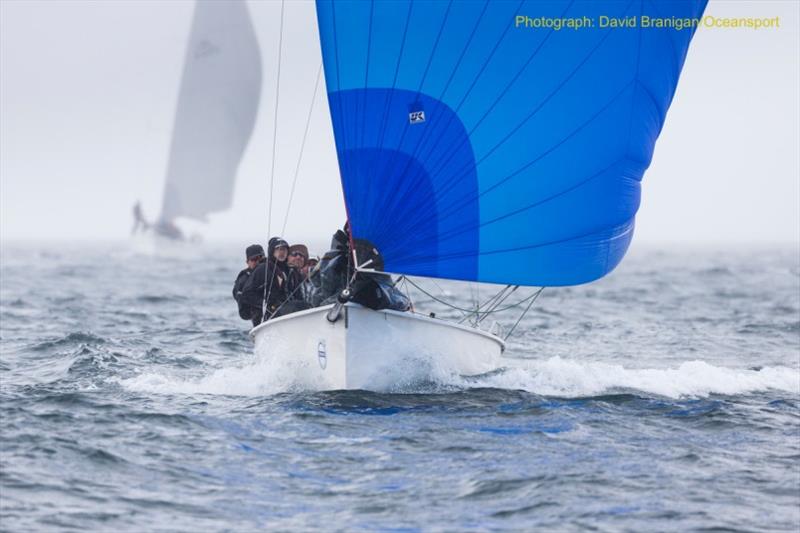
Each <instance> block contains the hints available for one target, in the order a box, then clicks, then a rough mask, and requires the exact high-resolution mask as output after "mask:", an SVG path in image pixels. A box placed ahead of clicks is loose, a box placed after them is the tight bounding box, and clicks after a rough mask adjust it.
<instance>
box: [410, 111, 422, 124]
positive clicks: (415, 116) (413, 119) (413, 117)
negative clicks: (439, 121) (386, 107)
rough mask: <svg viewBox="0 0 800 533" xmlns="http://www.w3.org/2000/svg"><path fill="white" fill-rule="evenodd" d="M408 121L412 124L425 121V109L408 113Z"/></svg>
mask: <svg viewBox="0 0 800 533" xmlns="http://www.w3.org/2000/svg"><path fill="white" fill-rule="evenodd" d="M408 122H409V123H411V124H418V123H420V122H425V111H412V112H411V113H409V114H408Z"/></svg>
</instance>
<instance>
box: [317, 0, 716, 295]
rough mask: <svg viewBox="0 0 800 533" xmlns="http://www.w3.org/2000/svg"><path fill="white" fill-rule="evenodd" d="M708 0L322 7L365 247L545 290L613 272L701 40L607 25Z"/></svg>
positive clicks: (349, 184)
mask: <svg viewBox="0 0 800 533" xmlns="http://www.w3.org/2000/svg"><path fill="white" fill-rule="evenodd" d="M705 3H706V2H705V0H699V1H683V0H682V1H679V2H675V1H667V2H652V1H638V0H632V1H619V0H612V1H599V0H598V1H593V2H586V1H573V2H567V1H563V2H554V1H552V0H547V1H522V2H518V1H513V2H512V1H503V2H493V1H483V0H475V1H457V2H452V1H451V2H447V1H444V0H433V1H426V0H419V1H408V0H405V1H400V0H395V1H391V2H377V1H376V2H366V1H362V0H333V1H332V0H318V2H317V13H318V19H319V29H320V39H321V43H322V52H323V59H324V67H325V76H326V81H327V89H328V98H329V105H330V110H331V115H332V118H333V126H334V133H335V138H336V145H337V151H338V157H339V166H340V173H341V179H342V184H343V188H344V193H345V198H346V206H347V211H348V217H349V220H350V223H351V226H352V231H353V236H354V237H355V238H360V239H366V240H368V241H370V242H371V243H373V244H374V245H375V246H376V247H377V249H378V250H379V251H380V252H381V254H382V255H383V259H384V267H385V270H386V271H389V272H395V273H403V274H411V275H420V276H432V277H443V278H450V279H461V280H473V281H483V282H497V283H508V284H515V285H550V286H552V285H572V284H578V283H585V282H588V281H591V280H594V279H597V278H599V277H602V276H603V275H605V274H607V273H608V272H609V271H611V270H612V269H613V268H614V267H615V266H616V265H617V264H618V263H619V262H620V260H621V259H622V257H623V255H624V254H625V251H626V250H627V248H628V245H629V244H630V241H631V237H632V234H633V228H634V216H635V214H636V211H637V209H638V207H639V198H640V180H641V178H642V175H643V174H644V171H645V169H646V168H647V167H648V166H649V164H650V161H651V158H652V156H653V149H654V146H655V141H656V138H657V137H658V135H659V132H660V131H661V128H662V125H663V123H664V117H665V114H666V112H667V109H668V107H669V105H670V102H671V100H672V97H673V95H674V92H675V87H676V84H677V82H678V76H679V74H680V71H681V67H682V65H683V62H684V59H685V56H686V52H687V49H688V46H689V41H690V40H691V37H692V35H693V31H694V30H692V29H685V30H682V31H676V30H674V29H669V28H667V29H656V28H641V27H639V26H640V25H639V24H635V25H634V27H630V28H609V27H606V28H601V27H600V24H599V22H600V17H601V16H606V17H612V18H618V19H623V18H628V19H630V17H637V18H638V20H640V17H641V16H642V15H648V16H650V17H659V18H664V17H681V18H684V17H699V16H701V15H702V12H703V10H704V8H705ZM517 16H526V17H530V19H538V20H543V19H541V17H545V19H551V20H552V19H564V18H570V19H577V18H582V17H588V20H591V21H592V23H593V27H585V28H583V29H580V30H573V29H568V28H561V29H559V30H556V29H554V28H549V29H548V28H542V27H539V28H530V27H526V26H525V24H521V25H518V24H517V19H516V17H517ZM583 20H587V19H583ZM540 25H541V24H540Z"/></svg>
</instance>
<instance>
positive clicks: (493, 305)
mask: <svg viewBox="0 0 800 533" xmlns="http://www.w3.org/2000/svg"><path fill="white" fill-rule="evenodd" d="M509 287H511V285H507V286H506V289H508V288H509ZM517 289H519V285H514V287H513V288H512V289H511V291H509V292H508V293H506V294H505V295H503V296H502V297H501V298H499V299H498V300H497V301H496V302H495V303H494V304H492V306H491V307H490V308H489V310H488V311H487V312H486V314H485V315H483V316H482V317H480V318H479V319H478V324H480V323H481V322H483V320H484V319H485V318H486V317H487V316H489V314H490V313H492V312H494V310H495V309H497V308H498V307H500V305H501V304H502V303H503V302H505V301H506V300H508V299H509V298H510V297H511V295H512V294H514V293H515V292H516V291H517ZM504 291H505V289H504V290H503V291H502V292H504Z"/></svg>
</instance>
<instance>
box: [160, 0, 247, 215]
mask: <svg viewBox="0 0 800 533" xmlns="http://www.w3.org/2000/svg"><path fill="white" fill-rule="evenodd" d="M260 95H261V56H260V53H259V48H258V42H257V40H256V35H255V32H254V30H253V24H252V21H251V20H250V15H249V13H248V10H247V6H246V4H245V3H244V2H243V1H239V0H231V1H225V0H220V1H217V0H211V1H209V0H204V1H199V2H197V3H196V5H195V11H194V17H193V20H192V26H191V32H190V36H189V45H188V49H187V53H186V60H185V64H184V70H183V77H182V79H181V87H180V93H179V95H178V104H177V112H176V115H175V126H174V131H173V134H172V145H171V148H170V154H169V165H168V169H167V179H166V186H165V190H164V204H163V206H162V210H161V220H162V221H171V220H173V219H174V218H176V217H179V216H181V217H190V218H195V219H199V220H203V219H204V218H205V216H206V215H207V214H209V213H212V212H215V211H221V210H224V209H227V208H229V207H230V205H231V201H232V198H233V186H234V181H235V178H236V171H237V168H238V166H239V161H240V160H241V157H242V154H243V152H244V150H245V148H246V146H247V143H248V141H249V139H250V134H251V133H252V131H253V125H254V123H255V119H256V113H257V111H258V102H259V97H260Z"/></svg>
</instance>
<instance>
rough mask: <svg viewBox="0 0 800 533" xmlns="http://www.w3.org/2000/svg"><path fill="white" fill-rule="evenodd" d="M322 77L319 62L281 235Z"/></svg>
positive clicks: (295, 184)
mask: <svg viewBox="0 0 800 533" xmlns="http://www.w3.org/2000/svg"><path fill="white" fill-rule="evenodd" d="M320 78H322V63H320V64H319V69H317V81H316V82H315V83H314V94H313V95H312V96H311V105H310V106H309V108H308V116H307V117H306V127H305V131H303V140H302V142H301V143H300V154H299V155H298V156H297V165H295V167H294V178H293V179H292V190H291V191H290V192H289V202H288V203H287V204H286V215H284V217H283V226H282V227H281V235H283V234H284V233H286V224H287V222H289V212H290V211H291V209H292V200H294V190H295V187H296V186H297V176H299V175H300V163H301V162H302V161H303V153H304V149H305V147H306V139H307V138H308V130H309V126H310V125H311V114H312V113H313V112H314V103H315V102H316V101H317V89H318V88H319V80H320Z"/></svg>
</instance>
